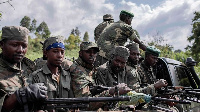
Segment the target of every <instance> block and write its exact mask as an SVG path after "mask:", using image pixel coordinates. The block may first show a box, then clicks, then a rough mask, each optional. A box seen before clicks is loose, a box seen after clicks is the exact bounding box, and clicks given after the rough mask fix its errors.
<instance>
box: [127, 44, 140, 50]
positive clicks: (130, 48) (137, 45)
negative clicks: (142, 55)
mask: <svg viewBox="0 0 200 112" xmlns="http://www.w3.org/2000/svg"><path fill="white" fill-rule="evenodd" d="M126 48H128V49H129V50H134V51H138V52H139V51H140V50H139V44H137V43H131V44H128V45H126Z"/></svg>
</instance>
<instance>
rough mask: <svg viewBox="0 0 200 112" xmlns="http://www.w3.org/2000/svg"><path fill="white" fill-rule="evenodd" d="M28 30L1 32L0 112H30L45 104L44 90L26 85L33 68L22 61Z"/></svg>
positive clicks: (8, 28)
mask: <svg viewBox="0 0 200 112" xmlns="http://www.w3.org/2000/svg"><path fill="white" fill-rule="evenodd" d="M28 33H29V31H28V29H27V28H25V27H21V26H5V27H3V28H2V38H1V41H0V45H1V49H2V52H1V54H0V90H1V91H0V103H1V105H0V110H1V112H9V111H12V112H15V111H17V112H20V111H21V112H31V111H33V107H34V104H36V103H38V102H40V101H42V100H45V99H46V94H47V88H46V87H45V86H44V84H42V83H36V84H30V85H29V82H28V81H27V79H28V77H29V74H30V73H31V72H32V71H34V66H35V64H34V63H33V62H32V61H31V60H29V59H28V58H26V57H24V56H25V54H26V52H27V50H28Z"/></svg>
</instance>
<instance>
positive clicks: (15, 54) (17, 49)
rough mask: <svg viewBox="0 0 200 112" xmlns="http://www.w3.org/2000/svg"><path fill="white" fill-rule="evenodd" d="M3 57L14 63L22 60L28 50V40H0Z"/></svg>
mask: <svg viewBox="0 0 200 112" xmlns="http://www.w3.org/2000/svg"><path fill="white" fill-rule="evenodd" d="M1 49H2V55H3V57H4V58H5V59H6V60H7V61H8V62H10V63H12V64H16V63H19V62H21V61H22V59H23V58H24V55H25V54H26V52H27V50H28V42H26V41H19V40H7V41H5V42H1Z"/></svg>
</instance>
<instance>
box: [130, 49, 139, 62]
mask: <svg viewBox="0 0 200 112" xmlns="http://www.w3.org/2000/svg"><path fill="white" fill-rule="evenodd" d="M139 56H140V52H139V51H138V50H130V56H129V58H128V61H130V62H132V63H133V64H134V65H137V64H138V61H139Z"/></svg>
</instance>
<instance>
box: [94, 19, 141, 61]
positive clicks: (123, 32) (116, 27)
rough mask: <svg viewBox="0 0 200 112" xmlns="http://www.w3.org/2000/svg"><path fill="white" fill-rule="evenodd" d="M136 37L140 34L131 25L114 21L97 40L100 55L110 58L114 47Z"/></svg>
mask: <svg viewBox="0 0 200 112" xmlns="http://www.w3.org/2000/svg"><path fill="white" fill-rule="evenodd" d="M135 38H138V35H136V32H135V31H134V29H133V28H132V26H131V25H128V24H126V23H125V22H123V21H118V22H114V23H112V24H110V25H109V26H108V27H106V28H105V29H104V31H103V32H102V34H101V35H100V38H99V39H98V41H97V45H98V47H99V49H100V51H99V55H100V56H102V57H105V58H107V59H109V58H110V55H111V54H110V53H111V51H112V49H114V48H115V47H116V46H124V44H125V43H126V42H127V39H130V40H131V41H133V40H134V39H135Z"/></svg>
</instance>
